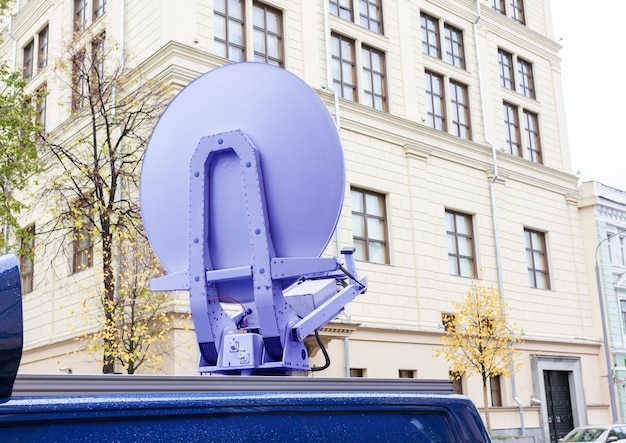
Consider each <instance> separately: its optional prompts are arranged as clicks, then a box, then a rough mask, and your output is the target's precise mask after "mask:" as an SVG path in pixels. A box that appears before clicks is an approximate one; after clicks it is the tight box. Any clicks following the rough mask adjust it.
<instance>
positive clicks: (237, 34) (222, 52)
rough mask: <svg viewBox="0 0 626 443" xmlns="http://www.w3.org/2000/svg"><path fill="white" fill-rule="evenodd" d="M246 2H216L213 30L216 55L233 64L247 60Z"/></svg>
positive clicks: (214, 3)
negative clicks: (244, 39) (245, 36)
mask: <svg viewBox="0 0 626 443" xmlns="http://www.w3.org/2000/svg"><path fill="white" fill-rule="evenodd" d="M243 2H244V0H228V1H227V0H215V1H214V2H213V28H214V32H215V35H214V48H215V49H214V50H215V54H216V55H219V56H220V57H224V58H227V59H229V60H231V61H233V62H241V61H244V60H245V54H244V41H243V36H244V33H243V32H244V10H243V7H244V3H243Z"/></svg>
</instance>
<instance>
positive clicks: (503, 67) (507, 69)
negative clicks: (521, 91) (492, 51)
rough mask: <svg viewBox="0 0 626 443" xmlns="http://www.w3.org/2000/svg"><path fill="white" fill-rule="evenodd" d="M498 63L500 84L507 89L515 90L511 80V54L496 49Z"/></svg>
mask: <svg viewBox="0 0 626 443" xmlns="http://www.w3.org/2000/svg"><path fill="white" fill-rule="evenodd" d="M498 63H499V65H500V84H501V85H502V86H504V87H505V88H507V89H511V90H515V83H514V80H513V54H511V53H509V52H506V51H504V50H503V49H498Z"/></svg>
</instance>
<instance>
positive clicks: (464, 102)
mask: <svg viewBox="0 0 626 443" xmlns="http://www.w3.org/2000/svg"><path fill="white" fill-rule="evenodd" d="M448 85H449V87H448V91H449V94H450V111H449V112H450V113H451V117H450V134H452V135H455V136H457V137H459V138H463V139H466V140H471V139H472V124H471V113H470V105H469V87H468V86H467V85H466V84H463V83H461V82H458V81H456V80H452V79H450V80H449V81H448Z"/></svg>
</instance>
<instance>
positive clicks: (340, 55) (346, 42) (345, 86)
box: [330, 32, 359, 102]
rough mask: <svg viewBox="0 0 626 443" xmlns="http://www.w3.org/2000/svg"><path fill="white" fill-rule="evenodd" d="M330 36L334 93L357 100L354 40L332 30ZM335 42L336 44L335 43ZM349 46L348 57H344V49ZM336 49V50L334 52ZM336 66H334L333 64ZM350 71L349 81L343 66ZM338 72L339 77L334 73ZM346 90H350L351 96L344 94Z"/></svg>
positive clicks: (347, 98)
mask: <svg viewBox="0 0 626 443" xmlns="http://www.w3.org/2000/svg"><path fill="white" fill-rule="evenodd" d="M330 38H331V63H332V64H333V90H334V91H335V93H336V94H337V95H338V96H339V97H341V98H344V99H346V100H351V101H354V102H358V99H359V97H358V83H357V73H356V72H357V71H356V63H357V62H356V41H355V40H354V39H352V38H350V37H346V36H345V35H343V34H339V33H336V32H332V33H331V35H330ZM335 42H337V44H335ZM344 48H349V51H348V52H349V57H348V58H347V57H346V54H345V52H346V51H345V49H344ZM336 50H338V52H336ZM336 64H337V65H338V68H335V65H336ZM346 67H348V68H349V69H348V71H349V72H350V73H351V78H350V79H349V80H350V81H347V79H346V78H345V77H346V75H345V73H346V71H345V68H346ZM336 73H338V74H339V77H337V76H336V75H335V74H336ZM346 90H348V91H352V97H347V96H346Z"/></svg>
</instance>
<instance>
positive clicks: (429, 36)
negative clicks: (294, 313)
mask: <svg viewBox="0 0 626 443" xmlns="http://www.w3.org/2000/svg"><path fill="white" fill-rule="evenodd" d="M420 26H421V28H422V52H423V53H424V54H428V55H430V56H431V57H435V58H438V59H441V58H442V54H441V40H440V37H439V36H440V34H441V30H440V27H441V26H443V36H444V42H445V52H446V53H445V61H446V62H447V63H449V64H451V65H452V66H455V67H457V68H461V69H465V50H464V49H463V31H461V30H460V29H458V28H455V27H454V26H452V25H450V24H448V23H443V22H442V21H441V20H439V19H437V18H435V17H433V16H431V15H428V14H425V13H423V12H422V13H421V14H420Z"/></svg>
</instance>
